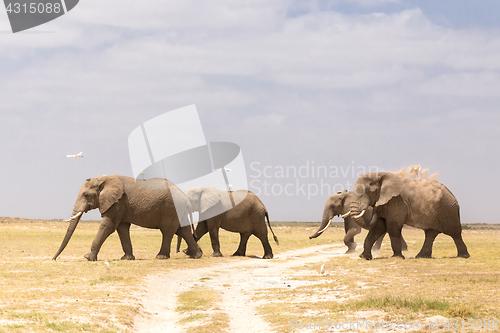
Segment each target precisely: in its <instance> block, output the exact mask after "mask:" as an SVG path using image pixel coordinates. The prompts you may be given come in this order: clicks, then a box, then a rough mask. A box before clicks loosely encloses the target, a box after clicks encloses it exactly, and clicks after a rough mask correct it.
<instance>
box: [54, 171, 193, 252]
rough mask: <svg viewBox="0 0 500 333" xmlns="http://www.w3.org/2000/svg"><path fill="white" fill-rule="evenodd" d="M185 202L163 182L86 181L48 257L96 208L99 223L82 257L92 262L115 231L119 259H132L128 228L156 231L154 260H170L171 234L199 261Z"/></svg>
mask: <svg viewBox="0 0 500 333" xmlns="http://www.w3.org/2000/svg"><path fill="white" fill-rule="evenodd" d="M189 205H190V204H189V200H188V198H187V197H186V195H185V194H184V192H182V191H181V190H180V189H179V188H178V187H177V186H175V185H174V184H173V183H171V182H170V181H168V180H166V179H162V178H152V179H148V180H137V181H136V179H134V178H131V177H126V176H121V175H113V176H107V175H104V176H102V177H95V178H89V179H87V180H85V182H84V183H83V185H82V187H81V189H80V191H79V193H78V196H77V199H76V202H75V205H74V207H73V214H72V217H71V219H70V220H68V221H70V224H69V226H68V229H67V231H66V235H65V237H64V239H63V241H62V243H61V246H60V247H59V250H58V251H57V253H56V254H55V256H54V257H53V258H52V259H53V260H56V259H57V257H58V256H59V254H61V252H62V251H63V250H64V248H65V247H66V245H67V244H68V242H69V240H70V238H71V236H72V235H73V232H74V231H75V228H76V226H77V225H78V222H79V221H80V218H81V216H82V214H83V213H86V212H88V211H89V210H92V209H96V208H99V211H100V213H101V216H102V222H101V224H100V226H99V230H98V232H97V235H96V236H95V238H94V241H93V242H92V246H91V248H90V252H89V253H87V254H86V255H85V256H84V257H85V258H87V260H89V261H96V260H97V254H98V253H99V250H100V249H101V246H102V244H103V242H104V241H105V240H106V238H108V236H109V235H111V234H112V233H113V232H114V231H115V230H116V231H117V232H118V236H119V237H120V242H121V244H122V248H123V252H125V254H124V255H123V257H122V258H121V259H122V260H134V259H135V257H134V255H133V253H132V243H131V241H130V225H131V224H135V225H138V226H141V227H144V228H150V229H160V231H161V233H162V235H163V239H162V244H161V248H160V252H159V253H158V255H157V256H156V258H157V259H167V258H169V257H170V245H171V242H172V237H173V236H174V234H177V235H179V236H180V237H182V238H184V240H185V241H186V243H187V244H188V249H187V254H188V255H189V256H190V257H191V258H200V257H201V256H202V251H201V249H200V248H199V246H198V244H197V243H196V241H195V239H194V237H193V234H192V233H191V227H190V225H189V221H188V219H187V215H188V213H189V210H190V207H189Z"/></svg>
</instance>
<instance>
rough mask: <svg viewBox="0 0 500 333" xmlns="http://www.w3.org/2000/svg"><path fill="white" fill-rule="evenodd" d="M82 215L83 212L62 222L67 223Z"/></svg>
mask: <svg viewBox="0 0 500 333" xmlns="http://www.w3.org/2000/svg"><path fill="white" fill-rule="evenodd" d="M82 214H83V212H79V213H78V214H76V215H75V216H72V217H71V218H70V219H69V220H64V222H69V221H71V220H74V219H76V218H78V217H80V216H81V215H82Z"/></svg>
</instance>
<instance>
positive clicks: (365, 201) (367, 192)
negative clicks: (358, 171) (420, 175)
mask: <svg viewBox="0 0 500 333" xmlns="http://www.w3.org/2000/svg"><path fill="white" fill-rule="evenodd" d="M403 187H404V184H403V179H402V178H401V177H399V176H397V175H395V174H394V173H392V172H369V173H365V174H363V175H361V176H360V177H359V178H358V180H357V181H356V184H355V185H354V199H353V200H352V202H351V205H350V215H351V217H352V218H353V219H354V221H355V222H356V223H357V224H358V225H359V226H361V227H363V228H367V229H369V228H370V227H373V225H369V224H368V223H367V220H366V219H363V215H364V214H365V213H366V210H367V209H368V208H369V207H370V206H371V207H375V208H376V207H379V206H383V205H385V204H386V203H388V202H389V200H391V199H392V198H393V197H396V196H399V195H401V194H402V190H403Z"/></svg>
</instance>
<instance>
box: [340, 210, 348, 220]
mask: <svg viewBox="0 0 500 333" xmlns="http://www.w3.org/2000/svg"><path fill="white" fill-rule="evenodd" d="M349 215H351V211H348V212H347V213H345V214H343V215H340V217H342V218H343V219H345V218H346V217H348V216H349Z"/></svg>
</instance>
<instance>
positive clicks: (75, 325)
mask: <svg viewBox="0 0 500 333" xmlns="http://www.w3.org/2000/svg"><path fill="white" fill-rule="evenodd" d="M98 226H99V224H98V223H95V222H94V223H90V222H85V221H82V222H80V224H79V225H78V227H77V229H76V231H75V233H74V235H73V237H72V239H71V240H70V242H69V244H68V246H67V247H66V249H65V250H64V251H63V253H62V254H61V256H60V257H59V258H58V259H57V261H53V260H51V259H52V256H53V255H54V253H55V252H56V250H57V249H58V247H59V245H60V243H61V241H62V239H63V237H64V234H65V232H66V228H67V223H65V222H61V221H41V220H25V219H13V218H0V243H1V244H2V261H1V262H0V332H27V331H29V332H46V331H51V330H52V331H64V332H77V331H78V332H81V331H82V330H83V331H87V332H128V331H130V330H131V328H132V325H133V318H134V316H135V315H136V314H137V313H138V311H140V308H139V304H138V302H137V298H138V295H139V294H138V293H139V292H140V288H141V282H142V279H143V278H144V277H145V276H147V275H149V274H153V273H161V272H167V271H170V270H172V269H180V268H194V267H200V266H208V265H212V264H217V263H218V262H220V261H219V260H218V258H211V257H207V255H209V254H210V253H211V252H212V251H211V245H210V237H209V236H208V235H205V236H204V237H203V238H202V239H201V241H200V246H201V247H202V249H203V250H204V253H205V256H204V257H203V258H202V259H199V260H193V259H189V258H188V257H187V256H185V255H184V254H182V253H177V254H176V253H175V250H174V247H175V244H174V243H175V241H173V242H172V253H171V258H170V259H169V260H155V259H153V258H154V257H155V256H156V254H157V252H158V250H159V248H160V244H161V234H160V232H159V230H148V229H144V228H140V227H134V226H132V228H131V238H132V244H133V246H134V254H135V256H136V260H134V261H121V260H119V258H120V257H121V256H122V255H123V252H122V249H121V245H120V241H119V239H118V235H117V234H116V233H114V234H112V235H111V236H110V237H109V238H108V239H107V240H106V242H105V243H104V245H103V247H102V249H101V251H100V252H99V256H98V261H97V262H89V261H87V260H86V259H85V258H83V255H84V254H86V253H87V252H88V251H89V249H90V244H91V243H92V240H93V238H94V236H95V234H96V232H97V229H98ZM298 229H300V232H298V233H297V232H296V230H293V229H292V228H289V227H284V228H281V227H274V230H275V233H276V234H277V236H278V238H279V239H280V241H282V242H281V246H279V247H278V246H277V245H276V244H274V243H272V247H273V249H274V251H275V252H278V251H286V250H289V249H294V248H300V247H304V246H309V245H314V244H324V243H326V242H329V241H331V239H330V238H323V239H317V240H314V241H310V242H309V241H308V239H307V236H308V235H309V234H312V229H313V228H312V227H311V228H307V230H306V229H305V228H298ZM292 231H293V232H292ZM220 237H221V251H222V253H223V254H224V255H225V256H226V257H229V256H230V255H231V254H232V253H233V252H234V251H235V250H236V248H237V247H238V243H239V235H238V234H234V233H229V232H225V231H223V230H222V231H221V233H220ZM184 247H185V244H184ZM247 255H248V256H255V257H261V256H262V255H263V249H262V245H261V244H260V241H259V240H258V239H257V238H255V237H251V238H250V240H249V242H248V249H247ZM104 260H107V261H108V262H109V263H110V265H111V269H110V270H108V269H107V268H106V266H105V265H104ZM223 317H224V316H223V315H222V314H220V315H217V316H215V317H213V320H212V321H213V322H217V321H221V322H224V321H225V320H226V319H224V318H223Z"/></svg>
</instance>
